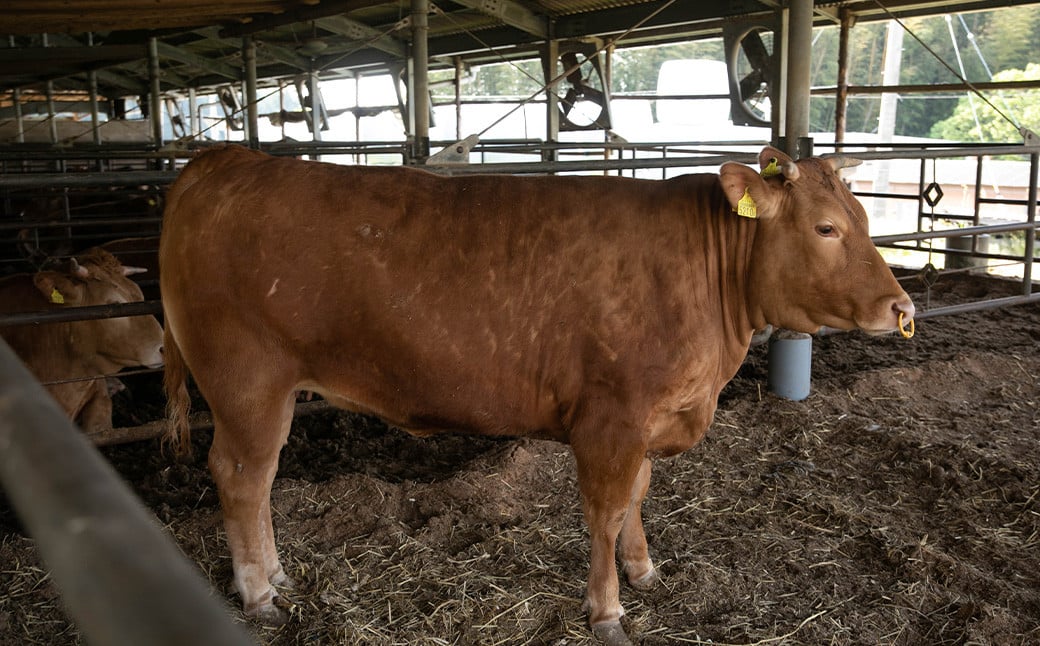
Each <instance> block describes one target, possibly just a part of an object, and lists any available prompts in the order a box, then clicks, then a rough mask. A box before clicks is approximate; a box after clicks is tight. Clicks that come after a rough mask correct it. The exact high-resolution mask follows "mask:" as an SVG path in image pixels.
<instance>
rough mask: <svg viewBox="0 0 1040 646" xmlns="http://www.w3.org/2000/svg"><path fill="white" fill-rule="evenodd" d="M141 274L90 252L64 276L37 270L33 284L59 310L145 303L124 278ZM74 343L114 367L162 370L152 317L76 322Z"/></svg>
mask: <svg viewBox="0 0 1040 646" xmlns="http://www.w3.org/2000/svg"><path fill="white" fill-rule="evenodd" d="M140 271H143V270H139V269H136V268H134V267H125V266H123V265H122V264H120V263H119V261H118V260H116V258H115V257H114V256H113V255H112V254H110V253H108V252H107V251H105V250H103V249H99V248H94V249H90V250H89V251H87V252H85V253H83V254H80V255H79V256H77V257H76V258H73V259H72V260H71V261H70V265H69V269H68V271H53V270H47V271H41V272H37V273H36V274H35V275H34V276H33V283H34V284H35V286H36V289H38V290H39V291H40V293H41V294H42V295H43V297H44V298H45V299H46V300H47V301H48V302H49V303H52V304H55V305H60V306H73V307H75V306H89V305H114V304H118V303H131V302H136V301H142V300H144V296H143V295H142V293H141V288H140V287H139V286H138V285H137V283H135V282H133V281H132V280H130V279H129V278H127V276H129V275H131V274H134V273H138V272H140ZM73 329H75V330H76V338H75V339H74V340H73V341H74V342H75V343H77V344H79V345H81V346H82V347H81V349H82V350H84V351H91V352H93V353H96V354H97V355H99V356H101V357H102V358H104V359H106V360H107V361H109V362H110V363H111V364H113V365H114V366H118V367H123V366H140V365H145V366H149V367H158V366H160V365H162V328H161V327H160V326H159V322H158V321H156V319H155V317H154V316H131V317H119V318H111V319H98V320H93V321H81V322H80V323H79V324H77V326H76V327H75V328H73Z"/></svg>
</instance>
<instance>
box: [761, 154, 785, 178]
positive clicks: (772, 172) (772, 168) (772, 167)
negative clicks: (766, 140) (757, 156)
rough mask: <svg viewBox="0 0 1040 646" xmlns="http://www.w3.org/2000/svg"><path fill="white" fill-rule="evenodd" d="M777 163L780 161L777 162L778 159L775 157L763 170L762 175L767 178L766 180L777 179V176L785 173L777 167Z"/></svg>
mask: <svg viewBox="0 0 1040 646" xmlns="http://www.w3.org/2000/svg"><path fill="white" fill-rule="evenodd" d="M777 161H778V160H777V158H776V157H773V158H772V159H770V160H769V163H768V164H766V167H765V168H763V169H762V173H761V174H762V177H765V178H770V177H776V176H777V175H780V174H781V173H782V172H783V171H781V170H780V167H779V166H778V165H777Z"/></svg>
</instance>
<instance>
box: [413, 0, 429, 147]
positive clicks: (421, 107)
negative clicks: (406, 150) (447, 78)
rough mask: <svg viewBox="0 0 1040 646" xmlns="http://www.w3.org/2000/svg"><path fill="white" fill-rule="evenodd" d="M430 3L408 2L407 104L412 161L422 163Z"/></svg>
mask: <svg viewBox="0 0 1040 646" xmlns="http://www.w3.org/2000/svg"><path fill="white" fill-rule="evenodd" d="M429 33H430V0H412V52H411V54H412V66H411V72H412V74H411V78H412V82H411V84H410V85H411V90H412V93H411V94H410V95H409V97H408V98H409V103H411V105H412V112H413V114H414V116H415V131H414V132H412V133H411V134H412V135H413V136H414V142H415V143H414V148H413V150H412V158H413V160H415V161H423V160H425V159H426V158H427V157H429V156H430V76H429V71H430V50H429V47H428V42H427V41H428V39H429Z"/></svg>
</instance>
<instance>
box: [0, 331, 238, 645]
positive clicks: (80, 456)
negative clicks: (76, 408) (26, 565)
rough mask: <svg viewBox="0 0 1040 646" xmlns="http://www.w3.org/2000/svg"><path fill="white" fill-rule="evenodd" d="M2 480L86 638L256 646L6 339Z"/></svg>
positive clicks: (0, 375)
mask: <svg viewBox="0 0 1040 646" xmlns="http://www.w3.org/2000/svg"><path fill="white" fill-rule="evenodd" d="M0 484H2V485H3V488H4V491H5V492H6V494H7V496H8V498H9V499H10V501H11V504H12V506H13V507H14V509H15V511H16V512H17V513H18V516H19V518H21V520H22V522H23V524H24V525H25V527H26V528H27V529H28V531H29V533H30V534H32V536H33V539H34V540H35V541H36V544H37V547H38V549H39V552H40V555H41V557H42V559H43V561H44V563H45V564H46V565H47V567H48V568H49V569H50V572H51V578H52V579H53V581H54V583H55V584H56V585H57V587H58V588H59V590H60V591H61V594H62V599H63V601H64V604H65V607H66V609H67V611H68V613H69V615H70V617H71V618H72V620H73V622H74V623H75V624H76V626H77V628H78V629H79V630H80V631H81V632H82V633H83V635H84V637H85V638H86V641H87V642H88V643H91V644H106V645H111V646H139V645H140V644H151V645H154V646H182V645H184V644H196V645H198V646H218V645H219V646H246V645H249V644H254V643H255V642H254V641H253V640H252V639H251V638H250V637H249V636H248V635H247V634H246V632H245V631H244V630H243V629H242V628H241V627H240V626H238V625H235V624H234V623H233V622H232V621H231V619H230V616H229V614H228V611H227V608H226V607H225V606H224V604H222V603H221V602H220V601H219V600H218V597H216V596H214V595H213V593H212V591H211V589H210V586H209V585H208V583H207V582H206V581H205V579H203V577H202V576H201V574H200V573H199V572H198V570H197V569H195V567H194V566H193V565H192V564H191V563H189V561H188V560H187V559H186V558H185V557H184V555H183V554H181V552H180V551H179V550H178V548H177V547H176V545H175V544H174V543H173V541H172V540H171V539H170V537H169V536H168V535H167V534H165V533H164V532H163V531H162V530H161V529H160V525H159V523H158V522H157V521H156V520H155V518H154V517H153V516H152V515H151V514H150V513H149V512H148V511H147V510H146V509H145V508H144V506H143V505H142V504H141V502H140V501H139V500H138V499H137V498H136V497H135V496H134V495H133V493H132V492H131V491H130V489H129V488H128V487H127V486H126V484H125V483H124V482H123V481H122V480H121V479H120V478H119V475H118V474H117V473H116V472H115V471H114V470H113V469H112V467H111V466H110V465H109V464H108V463H107V462H106V461H105V460H104V458H102V457H101V456H100V455H99V454H98V453H97V450H96V449H95V448H94V447H93V446H92V445H91V444H90V443H89V442H88V441H87V440H86V439H85V438H84V436H83V435H82V433H80V432H79V430H78V429H76V428H75V427H74V426H73V425H72V423H71V422H70V421H69V420H68V419H67V418H66V417H65V414H64V413H63V412H62V411H61V410H60V409H59V408H58V406H57V404H55V403H54V401H53V400H52V399H51V398H50V397H49V396H48V395H47V393H46V392H45V391H44V390H43V388H41V387H40V385H39V384H37V383H36V380H35V379H34V378H33V376H32V375H31V374H30V373H29V371H28V370H27V369H26V368H25V367H24V366H23V365H22V364H21V362H20V361H19V360H18V358H17V357H16V356H15V355H14V353H13V352H12V351H11V349H10V348H9V347H8V346H7V344H6V343H3V342H2V341H0Z"/></svg>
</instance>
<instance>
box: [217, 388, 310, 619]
mask: <svg viewBox="0 0 1040 646" xmlns="http://www.w3.org/2000/svg"><path fill="white" fill-rule="evenodd" d="M267 392H277V391H276V390H274V389H272V390H271V391H267ZM265 394H266V393H265ZM250 400H251V401H250ZM213 401H219V402H221V403H222V406H221V408H219V409H214V411H213V421H214V432H213V445H212V447H211V448H210V453H209V468H210V472H211V473H212V474H213V480H214V482H215V483H216V485H217V490H218V492H219V493H220V504H221V507H222V508H223V511H224V529H225V531H226V532H227V540H228V547H229V549H230V550H231V561H232V568H233V570H234V582H235V589H236V590H237V591H238V593H239V594H240V595H241V597H242V606H243V609H244V611H245V613H246V614H247V615H249V616H254V617H257V618H258V619H259V620H260V621H261V622H263V623H265V624H280V623H284V621H285V619H286V616H285V613H284V612H283V611H282V610H281V609H279V608H278V607H277V606H276V605H275V599H276V598H277V597H278V593H277V591H275V589H274V587H273V586H272V583H273V584H283V583H285V582H287V577H286V576H285V573H284V571H283V569H282V566H281V563H280V562H279V560H278V554H277V551H276V549H275V542H274V529H273V527H272V524H271V484H272V483H273V482H274V476H275V473H276V472H277V470H278V454H279V452H280V450H281V448H282V445H283V444H284V443H285V439H286V437H287V436H288V434H289V426H290V424H291V423H292V412H293V401H292V391H291V390H286V391H285V393H284V394H283V395H279V396H272V397H271V398H270V399H266V400H264V399H261V398H240V399H214V400H213Z"/></svg>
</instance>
